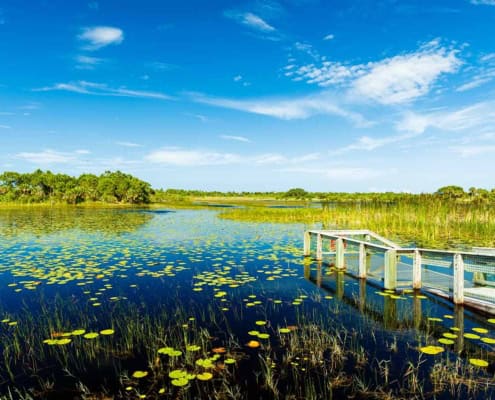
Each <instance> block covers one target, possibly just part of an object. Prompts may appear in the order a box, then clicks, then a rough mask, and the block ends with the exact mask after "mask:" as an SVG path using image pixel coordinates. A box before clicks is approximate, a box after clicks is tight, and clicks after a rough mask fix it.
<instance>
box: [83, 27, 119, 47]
mask: <svg viewBox="0 0 495 400" xmlns="http://www.w3.org/2000/svg"><path fill="white" fill-rule="evenodd" d="M78 39H79V40H80V41H82V42H84V47H83V48H84V49H85V50H89V51H94V50H98V49H101V48H102V47H106V46H108V45H111V44H120V43H122V41H123V40H124V32H123V31H122V29H119V28H115V27H112V26H93V27H88V28H83V30H82V32H81V34H80V35H79V36H78Z"/></svg>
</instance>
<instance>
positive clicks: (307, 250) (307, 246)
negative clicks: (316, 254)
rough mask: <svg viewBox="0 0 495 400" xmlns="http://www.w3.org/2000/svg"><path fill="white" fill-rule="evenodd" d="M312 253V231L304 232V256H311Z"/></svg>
mask: <svg viewBox="0 0 495 400" xmlns="http://www.w3.org/2000/svg"><path fill="white" fill-rule="evenodd" d="M310 255H311V233H310V232H308V231H306V232H304V257H309V256H310Z"/></svg>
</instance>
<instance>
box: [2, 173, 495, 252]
mask: <svg viewBox="0 0 495 400" xmlns="http://www.w3.org/2000/svg"><path fill="white" fill-rule="evenodd" d="M1 203H3V204H49V205H53V204H64V203H65V204H90V205H91V204H105V205H106V204H156V205H166V206H170V207H175V208H184V207H185V208H193V207H194V208H195V207H204V206H208V205H209V204H213V205H218V204H233V205H242V206H244V207H243V208H232V209H229V210H225V211H223V212H222V213H221V214H220V217H221V218H225V219H233V220H240V221H250V222H284V223H291V222H297V223H305V224H308V225H319V226H323V227H324V228H349V229H360V228H363V229H371V230H374V231H376V232H378V233H380V234H382V235H385V236H388V237H391V238H393V239H395V240H397V241H398V242H402V243H403V244H405V245H407V244H414V245H417V246H423V247H437V248H445V247H459V246H461V247H462V246H467V245H477V246H490V247H492V246H495V208H494V207H493V205H494V204H495V189H492V190H487V189H483V188H475V187H471V188H469V190H468V191H464V189H463V188H462V187H460V186H455V185H449V186H444V187H441V188H439V189H438V190H437V191H436V192H435V193H421V194H411V193H392V192H385V193H336V192H328V193H325V192H307V191H306V190H304V189H302V188H292V189H290V190H288V191H286V192H227V193H222V192H218V191H212V192H207V191H199V190H183V189H167V190H163V189H157V190H154V189H152V188H151V186H150V184H148V183H146V182H143V181H141V180H139V179H138V178H135V177H133V176H132V175H129V174H125V173H122V172H120V171H117V172H109V171H107V172H105V173H103V174H101V175H100V176H96V175H92V174H83V175H81V176H79V177H78V178H75V177H71V176H69V175H65V174H54V173H51V172H50V171H46V172H43V171H41V170H37V171H34V172H33V173H24V174H21V173H17V172H4V173H3V174H1V175H0V204H1ZM273 205H276V206H278V207H279V208H274V207H270V206H273ZM280 206H282V208H280ZM283 206H287V207H286V208H284V207H283ZM294 206H297V207H294Z"/></svg>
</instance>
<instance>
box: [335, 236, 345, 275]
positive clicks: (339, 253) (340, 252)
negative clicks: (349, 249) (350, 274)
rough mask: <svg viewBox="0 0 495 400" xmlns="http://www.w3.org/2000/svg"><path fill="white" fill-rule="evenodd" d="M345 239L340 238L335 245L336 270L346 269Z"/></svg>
mask: <svg viewBox="0 0 495 400" xmlns="http://www.w3.org/2000/svg"><path fill="white" fill-rule="evenodd" d="M344 252H345V248H344V239H342V238H340V237H339V238H338V239H337V240H336V243H335V268H337V269H344Z"/></svg>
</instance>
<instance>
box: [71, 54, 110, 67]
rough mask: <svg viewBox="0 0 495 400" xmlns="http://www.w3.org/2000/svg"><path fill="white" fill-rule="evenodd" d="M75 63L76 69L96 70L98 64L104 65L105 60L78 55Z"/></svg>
mask: <svg viewBox="0 0 495 400" xmlns="http://www.w3.org/2000/svg"><path fill="white" fill-rule="evenodd" d="M75 61H76V68H78V69H94V68H95V67H96V66H97V65H98V64H101V63H103V62H104V61H105V60H104V59H103V58H98V57H90V56H85V55H78V56H76V57H75Z"/></svg>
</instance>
